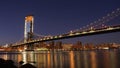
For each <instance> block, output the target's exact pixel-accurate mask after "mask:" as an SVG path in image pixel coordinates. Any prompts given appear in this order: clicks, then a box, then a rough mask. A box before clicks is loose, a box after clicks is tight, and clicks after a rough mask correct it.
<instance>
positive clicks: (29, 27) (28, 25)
mask: <svg viewBox="0 0 120 68" xmlns="http://www.w3.org/2000/svg"><path fill="white" fill-rule="evenodd" d="M33 25H34V17H33V15H28V16H26V17H25V27H24V42H27V41H30V40H32V38H33Z"/></svg>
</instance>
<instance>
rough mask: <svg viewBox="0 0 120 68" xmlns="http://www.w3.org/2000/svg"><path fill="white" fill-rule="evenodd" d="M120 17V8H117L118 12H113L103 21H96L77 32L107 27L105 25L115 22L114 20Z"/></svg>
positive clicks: (103, 18) (102, 19)
mask: <svg viewBox="0 0 120 68" xmlns="http://www.w3.org/2000/svg"><path fill="white" fill-rule="evenodd" d="M119 15H120V8H117V9H116V10H114V11H112V12H111V13H109V14H107V15H106V16H104V17H102V18H101V19H98V20H97V21H94V22H92V23H90V24H89V25H86V26H83V27H82V28H80V29H79V30H77V31H86V30H89V29H94V28H100V27H103V26H104V27H105V23H107V22H109V21H111V20H113V19H114V18H116V17H118V16H119Z"/></svg>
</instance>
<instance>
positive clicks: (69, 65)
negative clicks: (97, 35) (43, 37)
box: [0, 49, 120, 68]
mask: <svg viewBox="0 0 120 68" xmlns="http://www.w3.org/2000/svg"><path fill="white" fill-rule="evenodd" d="M0 58H3V59H5V60H8V59H11V60H13V61H14V62H15V65H17V66H19V62H20V61H23V62H24V63H31V64H33V65H35V66H36V67H37V68H120V49H114V50H89V51H39V52H32V51H31V52H0Z"/></svg>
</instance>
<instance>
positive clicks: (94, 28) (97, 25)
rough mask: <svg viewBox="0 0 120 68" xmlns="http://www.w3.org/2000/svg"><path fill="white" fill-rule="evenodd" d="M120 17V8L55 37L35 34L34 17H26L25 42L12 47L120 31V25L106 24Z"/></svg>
mask: <svg viewBox="0 0 120 68" xmlns="http://www.w3.org/2000/svg"><path fill="white" fill-rule="evenodd" d="M119 16H120V8H118V9H116V10H114V11H112V12H111V13H109V14H107V15H106V16H104V17H102V18H100V19H98V20H97V21H94V22H92V23H90V24H88V25H86V26H84V27H82V28H80V29H77V30H72V31H70V32H66V33H64V34H59V35H55V36H51V35H49V36H44V35H39V34H34V32H33V22H34V18H33V15H29V16H27V17H25V30H24V40H22V41H19V42H16V43H14V44H12V45H11V46H10V47H19V46H25V45H29V46H34V45H33V44H34V43H40V42H46V41H52V40H59V39H66V38H74V37H82V36H89V35H97V34H103V33H111V32H118V31H120V24H117V25H107V24H106V23H108V22H110V21H111V20H114V19H115V18H117V17H119Z"/></svg>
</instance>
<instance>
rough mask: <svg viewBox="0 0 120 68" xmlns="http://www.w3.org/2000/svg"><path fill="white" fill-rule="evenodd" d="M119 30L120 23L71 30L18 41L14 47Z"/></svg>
mask: <svg viewBox="0 0 120 68" xmlns="http://www.w3.org/2000/svg"><path fill="white" fill-rule="evenodd" d="M119 31H120V25H116V26H109V27H104V28H96V29H90V30H85V31H77V32H70V33H66V34H60V35H55V36H50V37H44V38H40V39H34V40H30V41H27V42H23V43H18V44H17V43H16V44H14V45H12V47H17V46H21V45H27V44H34V43H38V42H45V41H51V40H59V39H67V38H74V37H82V36H89V35H97V34H104V33H112V32H119Z"/></svg>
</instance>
